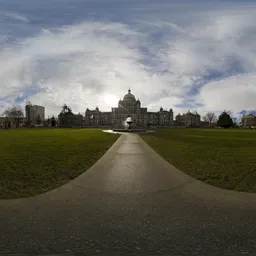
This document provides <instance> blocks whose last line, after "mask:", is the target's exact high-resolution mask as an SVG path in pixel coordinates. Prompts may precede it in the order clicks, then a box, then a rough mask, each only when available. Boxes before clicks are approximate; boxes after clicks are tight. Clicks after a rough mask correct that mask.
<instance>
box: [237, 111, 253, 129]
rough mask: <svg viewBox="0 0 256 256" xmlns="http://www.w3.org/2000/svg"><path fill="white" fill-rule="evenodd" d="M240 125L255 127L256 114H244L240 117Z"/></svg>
mask: <svg viewBox="0 0 256 256" xmlns="http://www.w3.org/2000/svg"><path fill="white" fill-rule="evenodd" d="M241 125H242V127H243V128H252V127H256V116H255V115H253V114H248V115H244V116H243V117H242V119H241Z"/></svg>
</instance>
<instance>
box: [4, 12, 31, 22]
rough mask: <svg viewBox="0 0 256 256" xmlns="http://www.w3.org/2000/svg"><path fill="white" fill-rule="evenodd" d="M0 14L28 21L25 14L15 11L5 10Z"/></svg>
mask: <svg viewBox="0 0 256 256" xmlns="http://www.w3.org/2000/svg"><path fill="white" fill-rule="evenodd" d="M0 15H4V16H6V17H9V18H12V19H15V20H18V21H22V22H26V23H27V22H29V19H28V18H27V17H26V16H25V15H21V14H19V13H16V12H9V11H6V12H3V11H2V12H0Z"/></svg>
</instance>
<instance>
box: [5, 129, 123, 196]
mask: <svg viewBox="0 0 256 256" xmlns="http://www.w3.org/2000/svg"><path fill="white" fill-rule="evenodd" d="M118 137H119V135H115V134H108V133H104V132H102V131H101V130H100V129H44V128H41V129H39V128H35V129H10V130H0V198H18V197H27V196H32V195H36V194H40V193H42V192H45V191H49V190H51V189H53V188H56V187H59V186H61V185H63V184H64V183H67V182H68V181H69V180H72V179H74V178H75V177H77V176H78V175H80V174H81V173H83V172H84V171H86V170H87V169H88V168H89V167H90V166H92V165H93V164H94V163H95V162H96V161H97V160H98V159H99V158H100V157H101V156H102V155H103V154H104V153H105V152H106V151H107V149H108V148H109V147H110V146H111V145H112V144H113V143H114V142H115V141H116V139H117V138H118Z"/></svg>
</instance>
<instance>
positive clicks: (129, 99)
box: [123, 89, 136, 103]
mask: <svg viewBox="0 0 256 256" xmlns="http://www.w3.org/2000/svg"><path fill="white" fill-rule="evenodd" d="M123 101H124V102H131V103H134V102H136V99H135V97H134V95H133V94H131V90H130V89H129V90H128V93H127V94H125V95H124V99H123Z"/></svg>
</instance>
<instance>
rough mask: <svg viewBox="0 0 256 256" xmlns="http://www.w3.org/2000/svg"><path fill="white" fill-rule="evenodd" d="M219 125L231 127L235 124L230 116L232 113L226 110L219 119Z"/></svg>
mask: <svg viewBox="0 0 256 256" xmlns="http://www.w3.org/2000/svg"><path fill="white" fill-rule="evenodd" d="M217 125H218V126H220V127H223V128H230V127H231V126H233V120H232V118H231V117H230V115H229V114H228V113H227V112H226V111H224V112H223V113H222V114H221V115H220V116H219V119H218V121H217Z"/></svg>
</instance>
